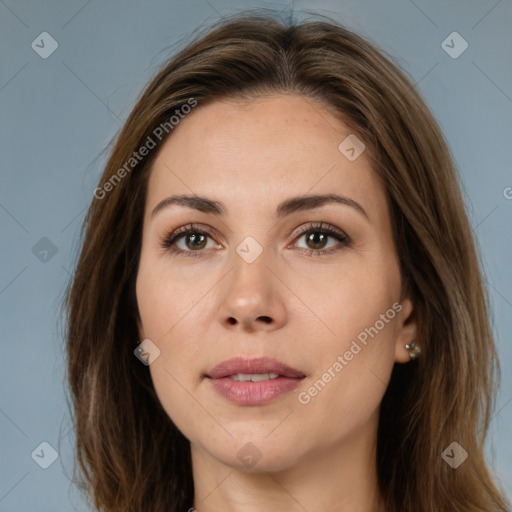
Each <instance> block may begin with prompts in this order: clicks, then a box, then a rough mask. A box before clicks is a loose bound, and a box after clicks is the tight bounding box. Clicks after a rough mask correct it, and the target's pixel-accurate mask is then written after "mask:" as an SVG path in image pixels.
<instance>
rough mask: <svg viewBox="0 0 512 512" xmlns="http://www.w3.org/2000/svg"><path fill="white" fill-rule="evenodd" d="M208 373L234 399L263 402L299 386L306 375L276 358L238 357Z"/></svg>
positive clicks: (222, 392) (216, 387) (241, 402)
mask: <svg viewBox="0 0 512 512" xmlns="http://www.w3.org/2000/svg"><path fill="white" fill-rule="evenodd" d="M204 377H205V378H206V379H208V380H209V382H211V384H212V386H213V389H214V390H215V391H216V392H217V393H219V394H220V395H221V396H222V397H224V398H226V399H228V400H229V401H231V402H234V403H236V404H239V405H263V404H265V403H268V402H270V401H272V400H274V399H275V398H277V397H279V396H282V395H284V394H286V393H289V392H290V391H292V390H293V389H295V388H296V387H297V386H298V385H299V384H300V382H301V381H302V379H304V378H305V377H306V376H305V374H304V373H303V372H301V371H300V370H297V369H295V368H292V367H290V366H288V365H286V364H284V363H282V362H280V361H277V360H275V359H271V358H267V357H262V358H257V359H244V358H241V357H237V358H233V359H229V360H227V361H224V362H222V363H220V364H218V365H217V366H215V367H214V368H212V369H211V370H210V371H209V372H208V373H206V374H205V375H204Z"/></svg>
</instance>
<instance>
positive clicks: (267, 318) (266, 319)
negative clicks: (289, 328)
mask: <svg viewBox="0 0 512 512" xmlns="http://www.w3.org/2000/svg"><path fill="white" fill-rule="evenodd" d="M259 318H260V319H261V320H263V321H264V322H265V323H267V324H269V323H271V322H272V318H270V317H269V316H260V317H259Z"/></svg>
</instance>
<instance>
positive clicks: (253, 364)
mask: <svg viewBox="0 0 512 512" xmlns="http://www.w3.org/2000/svg"><path fill="white" fill-rule="evenodd" d="M237 373H245V374H248V373H249V374H255V373H277V374H278V375H280V376H282V377H289V378H295V379H300V378H303V377H305V375H304V374H303V373H302V372H301V371H299V370H296V369H295V368H291V367H290V366H288V365H286V364H284V363H281V362H280V361H277V360H276V359H272V358H270V357H258V358H254V359H246V358H243V357H234V358H232V359H227V360H226V361H223V362H222V363H220V364H218V365H217V366H215V367H214V368H212V369H211V370H210V371H209V372H208V373H207V374H206V377H210V378H211V379H222V378H223V377H229V376H231V375H236V374H237Z"/></svg>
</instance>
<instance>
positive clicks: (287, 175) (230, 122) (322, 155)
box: [147, 95, 385, 215]
mask: <svg viewBox="0 0 512 512" xmlns="http://www.w3.org/2000/svg"><path fill="white" fill-rule="evenodd" d="M349 136H353V134H351V131H350V129H349V128H348V127H347V126H346V125H345V124H343V123H342V122H341V121H340V120H339V118H338V117H337V116H335V115H334V113H333V112H332V109H331V108H330V107H329V106H328V105H326V104H324V103H322V102H320V101H318V100H315V99H311V98H305V97H302V96H289V95H275V96H269V97H265V98H258V99H255V100H250V101H244V102H241V101H233V100H226V101H224V100H223V101H213V102H211V103H208V104H207V105H204V106H201V105H199V106H197V107H196V108H195V109H194V110H193V111H192V112H191V113H190V114H189V115H188V116H186V117H185V118H184V119H182V120H180V122H179V124H178V125H177V126H176V127H175V128H174V129H173V132H172V134H171V136H170V137H169V138H168V139H167V140H166V142H165V143H164V145H163V146H162V148H161V149H160V152H159V154H158V156H157V158H156V160H155V162H154V165H153V168H152V171H151V176H150V179H149V184H148V201H147V205H148V207H151V206H154V205H155V204H156V203H157V202H158V201H160V200H161V199H162V198H164V197H165V196H166V195H169V194H181V193H183V194H198V195H205V196H209V197H212V198H216V199H218V200H220V201H222V202H224V203H226V204H227V205H228V209H229V204H230V203H236V202H239V204H240V203H243V202H244V201H245V204H246V206H247V201H250V202H251V204H253V203H257V204H259V205H260V206H261V207H262V208H263V207H266V206H268V207H271V205H273V204H277V203H278V202H280V201H281V200H282V199H285V198H286V197H289V196H296V195H301V194H307V193H315V194H316V193H318V194H320V193H332V192H337V193H342V194H343V195H348V196H350V197H352V198H353V199H354V200H357V201H360V202H365V197H366V198H367V199H366V204H367V205H368V209H367V211H368V210H369V213H371V211H372V209H373V210H374V214H375V215H382V213H383V212H382V208H383V207H384V200H385V196H384V191H383V188H382V187H381V185H380V183H379V180H378V179H377V177H376V176H375V175H374V173H373V172H372V170H371V168H370V165H369V161H368V159H367V157H366V155H365V152H363V153H362V154H361V155H360V156H359V157H358V158H357V159H355V160H353V161H351V160H349V159H348V158H347V157H346V156H345V154H344V153H342V152H341V151H340V149H339V145H340V143H342V142H343V141H344V140H345V139H346V138H347V137H349ZM349 140H351V139H349ZM228 213H229V212H228Z"/></svg>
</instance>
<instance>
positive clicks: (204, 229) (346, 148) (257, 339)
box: [136, 95, 415, 470]
mask: <svg viewBox="0 0 512 512" xmlns="http://www.w3.org/2000/svg"><path fill="white" fill-rule="evenodd" d="M349 135H351V133H350V131H349V130H348V129H347V127H346V126H345V125H344V124H342V123H341V122H340V121H339V120H338V119H337V118H336V117H333V115H332V114H330V113H329V111H328V110H327V109H326V107H325V106H324V105H323V104H322V103H319V102H317V101H316V100H312V99H309V98H303V97H301V96H285V95H275V96H270V97H267V98H265V99H258V100H253V101H250V102H246V103H244V104H242V103H236V102H234V101H223V102H220V101H217V102H213V103H210V104H208V105H205V106H201V105H199V106H198V107H197V108H196V109H195V110H193V111H192V113H190V114H189V115H188V116H187V117H185V118H184V119H183V120H181V121H180V123H179V125H177V126H175V127H174V129H173V132H172V134H171V136H170V137H169V138H168V140H167V141H166V142H165V144H164V145H163V147H162V148H161V150H160V153H159V155H158V157H157V159H156V161H155V163H154V167H153V170H152V172H151V175H150V179H149V183H148V190H147V196H146V211H145V217H144V227H143V241H142V253H141V260H140V266H139V271H138V275H137V286H136V292H137V301H138V307H139V311H140V316H141V322H140V323H139V335H140V339H141V340H142V339H149V340H151V342H152V344H153V347H157V348H158V349H159V351H160V353H159V356H158V357H157V358H156V359H155V360H154V361H153V362H152V363H151V365H150V366H149V371H150V372H151V377H152V380H153V383H154V386H155V389H156V392H157V394H158V397H159V399H160V401H161V403H162V406H163V408H164V409H165V410H166V411H167V413H168V415H169V417H170V418H171V419H172V421H173V422H174V423H175V424H176V426H177V427H178V428H179V429H180V430H181V431H182V432H183V434H184V435H185V436H186V437H187V438H188V439H189V440H190V441H191V443H192V453H193V456H195V457H198V458H199V457H202V458H203V459H206V458H210V459H211V458H213V459H215V460H217V461H220V462H222V463H223V464H226V465H228V466H232V467H238V468H240V469H244V468H245V469H247V470H249V469H251V470H252V468H255V469H263V470H282V469H286V468H287V467H291V466H292V465H294V464H297V463H298V462H300V461H306V460H308V458H311V457H314V456H316V455H318V454H322V453H324V454H325V453H332V452H333V451H337V450H343V449H344V447H345V448H347V447H349V446H359V445H361V446H363V444H365V445H368V443H369V442H370V444H371V445H372V446H373V444H372V442H373V441H374V440H375V436H376V431H377V423H378V411H379V404H380V402H381V399H382V396H383V394H384V392H385V390H386V386H387V384H388V382H389V378H390V374H391V371H392V368H393V364H394V363H395V362H406V361H408V360H409V356H408V353H407V351H406V349H405V344H406V343H408V342H410V341H412V340H413V339H414V337H415V324H414V322H413V321H412V320H411V319H410V318H409V321H407V320H408V317H409V315H410V314H411V311H412V303H411V302H410V301H409V300H408V299H407V298H405V299H403V300H402V301H400V298H401V280H400V271H399V262H398V257H397V253H396V249H395V247H394V244H393V240H392V232H391V222H390V214H389V210H388V205H387V202H386V196H385V191H384V188H383V186H382V185H381V183H380V182H379V180H378V179H377V178H376V176H375V175H374V174H373V173H372V171H371V169H370V166H369V163H368V160H367V154H366V151H363V152H362V153H361V154H360V155H359V156H358V157H357V154H358V152H359V151H360V150H361V147H359V146H357V145H354V139H353V138H352V137H353V136H352V137H351V138H349V139H348V140H346V141H345V139H346V138H347V137H348V136H349ZM343 141H345V142H343ZM341 143H342V144H341ZM340 144H341V147H340V148H339V146H340ZM351 148H354V150H353V151H352V150H351ZM356 157H357V158H356ZM173 196H187V197H190V196H193V197H195V198H196V199H195V201H194V200H190V199H188V200H186V199H182V200H181V202H178V201H174V202H172V201H167V203H161V202H162V201H164V200H167V199H168V198H170V197H173ZM313 196H321V197H320V198H319V199H317V200H311V199H310V198H311V197H313ZM324 196H326V197H327V196H331V198H332V197H334V196H337V197H338V198H342V199H341V200H339V201H334V200H330V201H329V200H327V199H328V198H327V199H325V197H324ZM322 197H324V198H323V199H322ZM198 198H200V199H198ZM308 198H309V199H308ZM157 205H160V207H158V208H157ZM155 208H156V210H155ZM192 223H193V224H194V227H193V228H190V232H189V233H188V234H187V233H186V232H185V230H181V231H180V232H179V233H177V236H176V238H175V240H174V242H172V241H171V242H170V243H169V244H168V246H167V247H164V246H162V243H163V241H164V240H166V239H168V238H169V236H170V235H172V234H173V233H174V232H175V231H176V230H178V229H179V228H183V227H185V228H186V227H187V225H189V224H192ZM320 223H321V226H320ZM328 230H331V231H332V232H328ZM151 350H154V348H153V349H151ZM234 358H236V360H234V361H233V359H234ZM261 358H268V359H265V360H263V359H261ZM229 360H232V361H231V362H228V363H226V364H224V365H221V366H220V367H219V366H218V365H219V364H221V363H223V362H225V361H229ZM216 367H217V368H216ZM246 379H249V380H246ZM249 443H250V444H249Z"/></svg>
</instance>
